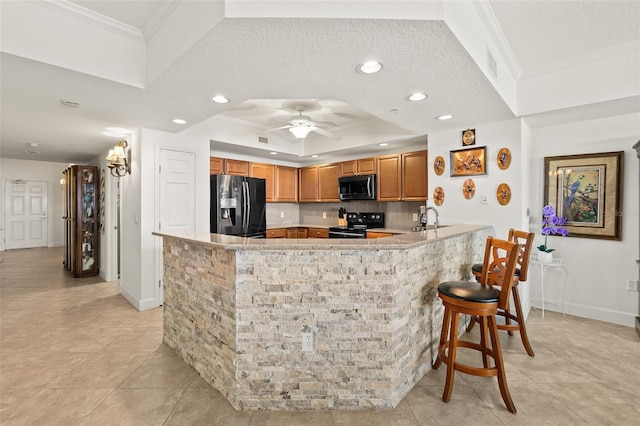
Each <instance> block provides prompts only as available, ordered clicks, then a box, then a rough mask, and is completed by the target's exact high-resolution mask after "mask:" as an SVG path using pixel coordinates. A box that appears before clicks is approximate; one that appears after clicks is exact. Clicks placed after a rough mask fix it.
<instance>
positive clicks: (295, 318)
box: [157, 225, 491, 410]
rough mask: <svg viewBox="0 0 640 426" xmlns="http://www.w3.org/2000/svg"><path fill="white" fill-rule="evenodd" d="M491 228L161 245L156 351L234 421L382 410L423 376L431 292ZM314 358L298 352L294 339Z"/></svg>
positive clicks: (438, 312) (176, 237) (433, 312)
mask: <svg viewBox="0 0 640 426" xmlns="http://www.w3.org/2000/svg"><path fill="white" fill-rule="evenodd" d="M490 230H491V228H489V227H486V226H473V225H457V226H453V227H450V228H443V229H441V230H439V235H437V236H436V235H435V234H434V232H433V231H426V232H424V231H423V232H417V233H407V234H404V235H398V236H394V237H388V238H384V239H375V240H337V239H331V240H247V239H242V238H236V237H231V236H225V235H216V234H206V235H202V236H199V237H197V236H194V235H191V236H187V235H180V234H163V233H158V234H157V235H160V236H163V237H164V244H163V256H164V257H163V262H164V278H163V280H164V286H165V290H164V341H165V342H166V343H167V344H168V345H170V346H171V347H172V348H173V349H174V350H175V351H176V352H177V353H178V354H179V355H180V356H181V357H182V358H183V359H184V360H185V361H186V362H187V363H188V364H189V365H191V366H192V367H193V368H194V369H195V370H196V371H198V373H200V375H201V376H202V377H203V379H204V380H206V381H207V382H208V383H210V384H211V385H212V386H213V387H215V388H216V389H217V390H219V391H220V392H221V393H222V394H223V395H224V396H225V397H226V398H227V399H228V400H229V402H230V403H231V405H233V407H234V408H235V409H237V410H309V409H341V410H352V409H390V408H393V407H395V406H396V405H397V404H398V403H399V402H400V401H401V400H402V398H404V396H405V395H406V394H407V393H408V392H409V391H410V390H411V388H412V387H413V386H414V385H415V384H416V383H417V382H418V381H419V380H420V378H422V376H423V375H424V374H425V373H426V372H427V371H429V370H430V369H431V363H432V361H433V360H434V359H435V357H436V351H437V343H438V339H439V332H440V328H441V326H442V314H443V312H442V306H441V303H440V301H439V298H438V297H437V286H438V284H439V283H440V282H442V281H446V280H458V279H468V278H469V276H470V272H469V271H470V270H471V265H472V264H473V263H478V262H480V261H481V260H482V255H483V250H484V243H485V239H486V236H487V235H488V234H489V231H490ZM305 326H309V327H310V328H311V329H312V330H313V332H314V350H313V351H312V352H303V351H302V331H303V329H304V328H305Z"/></svg>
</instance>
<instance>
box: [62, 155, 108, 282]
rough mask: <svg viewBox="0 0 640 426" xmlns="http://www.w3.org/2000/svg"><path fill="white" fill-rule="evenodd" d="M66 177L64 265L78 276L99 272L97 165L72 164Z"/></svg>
mask: <svg viewBox="0 0 640 426" xmlns="http://www.w3.org/2000/svg"><path fill="white" fill-rule="evenodd" d="M63 177H64V188H63V189H64V191H63V193H64V215H63V219H64V227H65V233H64V251H65V260H64V267H65V269H66V270H67V271H69V272H70V273H71V275H73V276H74V277H75V278H81V277H90V276H93V275H98V273H99V271H100V262H99V260H100V257H99V244H100V240H99V229H98V225H99V223H98V209H99V208H100V206H99V205H98V198H99V195H100V194H99V193H98V192H99V189H98V188H99V186H98V183H99V182H98V180H99V178H100V177H99V175H98V168H97V167H93V166H70V167H69V168H68V169H67V170H65V171H64V172H63Z"/></svg>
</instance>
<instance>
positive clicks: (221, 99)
mask: <svg viewBox="0 0 640 426" xmlns="http://www.w3.org/2000/svg"><path fill="white" fill-rule="evenodd" d="M211 100H212V101H213V102H215V103H217V104H226V103H227V102H229V99H227V98H225V97H224V96H222V95H216V96H212V97H211Z"/></svg>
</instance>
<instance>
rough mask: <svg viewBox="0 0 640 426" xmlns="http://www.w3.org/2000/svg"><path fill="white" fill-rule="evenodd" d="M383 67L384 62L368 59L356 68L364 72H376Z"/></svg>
mask: <svg viewBox="0 0 640 426" xmlns="http://www.w3.org/2000/svg"><path fill="white" fill-rule="evenodd" d="M381 69H382V64H381V63H380V62H376V61H368V62H365V63H364V64H360V65H358V67H357V68H356V70H357V71H358V72H360V73H362V74H374V73H377V72H378V71H380V70H381Z"/></svg>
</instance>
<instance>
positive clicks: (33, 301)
mask: <svg viewBox="0 0 640 426" xmlns="http://www.w3.org/2000/svg"><path fill="white" fill-rule="evenodd" d="M62 258H63V251H62V248H43V249H29V250H16V251H5V252H2V253H0V259H1V260H2V262H0V424H2V425H75V424H82V425H142V424H146V425H206V424H211V425H277V426H287V425H304V426H307V425H352V426H355V425H367V426H376V425H381V426H388V425H427V424H429V425H430V424H434V425H435V424H445V425H470V424H479V425H503V424H505V425H506V424H509V425H518V424H535V425H541V424H549V425H569V424H589V425H602V424H614V425H636V424H638V423H639V422H640V405H639V403H638V389H640V363H639V362H638V356H639V355H640V341H639V340H638V337H637V335H636V333H635V330H634V329H632V328H629V327H623V326H619V325H615V324H609V323H604V322H599V321H593V320H588V319H582V318H577V317H571V316H566V317H564V316H562V315H561V314H557V313H554V312H548V311H547V312H546V313H545V314H546V315H545V316H546V317H545V318H544V319H543V318H541V316H540V312H539V311H538V310H533V311H532V313H531V315H530V317H529V321H528V322H527V327H528V330H529V337H530V339H531V341H532V346H533V349H534V351H535V353H536V356H535V358H530V357H528V356H527V355H526V353H525V352H524V349H523V348H522V345H521V342H520V339H519V337H518V336H514V337H508V336H507V335H506V333H502V332H501V333H500V338H501V341H502V345H503V350H504V353H505V361H506V368H507V379H508V383H509V388H510V390H511V394H512V397H513V400H514V402H515V404H516V407H517V409H518V413H517V415H515V416H514V415H512V414H510V413H509V412H508V411H507V410H506V408H505V407H504V405H503V403H502V400H501V398H500V393H499V390H498V385H497V381H496V380H495V378H491V379H482V378H477V377H469V376H466V375H459V374H458V375H457V376H456V382H455V387H454V391H453V396H452V399H451V402H449V403H448V404H445V403H443V402H442V401H441V400H440V397H441V394H442V390H443V387H444V372H445V368H444V366H443V367H441V368H440V369H439V370H437V371H431V372H429V373H428V374H427V375H425V376H424V377H423V378H422V380H421V381H420V382H419V383H418V384H417V385H416V386H415V387H414V389H413V390H412V391H411V392H410V393H409V394H408V395H407V396H406V397H405V398H404V400H403V401H402V402H401V403H400V404H399V405H398V407H396V408H395V409H394V410H389V411H357V412H345V411H315V412H263V411H261V412H237V411H235V410H234V409H233V408H232V407H231V406H230V405H229V404H228V403H227V402H226V400H225V399H224V397H222V395H221V394H220V393H219V392H217V391H216V390H214V389H213V388H212V387H211V386H209V385H208V384H207V383H205V382H204V381H203V380H201V379H200V378H199V375H198V374H197V373H196V372H195V371H194V370H193V369H192V368H191V367H189V366H188V365H187V364H186V363H184V361H182V360H181V359H180V358H179V357H178V356H177V355H176V354H175V353H174V352H173V350H172V349H170V348H169V347H168V346H166V345H164V344H163V343H162V309H154V310H150V311H145V312H138V311H136V310H135V309H134V308H133V307H132V306H131V305H130V304H129V303H128V302H127V301H126V300H125V299H124V298H123V297H122V296H120V295H119V294H118V289H117V282H104V281H102V280H101V279H100V278H99V277H93V278H84V279H74V278H71V277H70V276H69V275H68V274H67V273H65V271H64V269H63V266H62V263H61V262H62ZM475 330H477V327H476V328H475V329H474V331H475ZM465 355H466V354H464V353H462V354H460V355H459V356H460V357H461V358H467V357H466V356H465Z"/></svg>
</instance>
